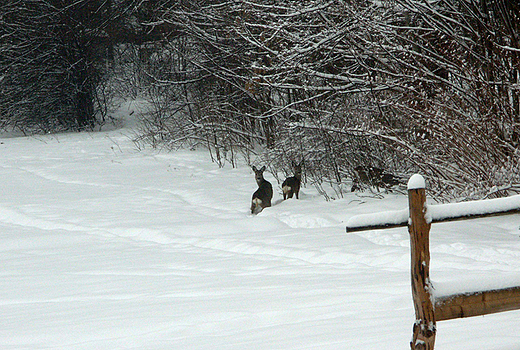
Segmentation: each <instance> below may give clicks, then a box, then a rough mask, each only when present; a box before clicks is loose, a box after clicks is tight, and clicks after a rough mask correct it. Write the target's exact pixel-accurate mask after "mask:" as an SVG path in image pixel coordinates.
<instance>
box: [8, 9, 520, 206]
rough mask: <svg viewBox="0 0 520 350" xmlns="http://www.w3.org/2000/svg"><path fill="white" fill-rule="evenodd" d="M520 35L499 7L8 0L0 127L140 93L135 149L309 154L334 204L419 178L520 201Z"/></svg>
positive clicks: (101, 107) (444, 188) (37, 126)
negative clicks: (360, 192)
mask: <svg viewBox="0 0 520 350" xmlns="http://www.w3.org/2000/svg"><path fill="white" fill-rule="evenodd" d="M519 41H520V4H519V3H518V2H516V1H509V0H297V1H296V0H283V1H282V0H229V1H226V0H208V1H204V0H192V1H190V0H157V1H146V0H76V1H73V2H70V1H66V0H9V1H7V2H3V3H2V4H1V5H0V128H1V129H3V130H16V131H20V132H23V133H25V134H37V133H56V132H63V131H85V130H93V129H95V128H96V127H99V126H100V125H104V124H106V123H111V122H113V120H112V118H111V116H110V111H111V109H113V108H114V106H116V105H117V104H118V103H121V101H128V100H140V101H144V102H145V105H146V106H147V108H146V109H145V110H143V113H142V115H140V116H139V118H140V120H141V124H140V125H141V126H140V129H139V134H138V136H137V137H136V140H135V142H136V143H139V144H146V145H151V146H153V147H157V148H163V149H167V150H171V149H176V148H199V147H204V148H207V149H208V151H209V152H210V153H211V156H212V159H213V160H214V161H215V162H217V163H218V164H219V165H221V166H223V165H224V164H231V165H234V164H235V162H236V160H237V159H238V158H241V157H244V158H245V159H246V160H247V161H248V162H249V163H251V164H253V163H254V164H265V165H267V166H268V169H269V170H270V172H271V173H272V174H273V176H275V177H276V176H283V175H285V174H289V173H291V171H292V170H291V163H293V162H295V163H300V162H302V161H303V165H304V166H303V168H304V169H303V174H304V179H305V182H306V183H307V184H308V185H313V186H316V188H318V189H320V188H323V186H332V188H333V189H334V190H335V193H336V196H341V195H342V193H344V191H350V190H351V187H350V184H351V183H352V181H354V182H355V183H357V188H356V190H363V189H366V188H368V187H380V188H384V187H386V186H389V185H390V184H393V181H394V180H397V181H399V180H401V179H405V178H406V177H407V176H409V175H410V174H413V173H414V172H421V173H422V174H424V175H425V177H426V178H427V179H428V182H429V186H428V187H429V188H430V189H431V193H430V194H431V196H432V197H434V198H436V199H438V200H440V201H449V200H453V199H457V200H467V199H481V198H496V197H501V196H506V195H509V194H513V193H520V164H519V162H518V161H519V156H520V153H519V151H520V150H519V147H520V82H519V78H520V42H519ZM385 179H386V180H387V179H391V181H386V180H385ZM322 192H323V194H324V195H325V196H329V195H327V194H326V191H322Z"/></svg>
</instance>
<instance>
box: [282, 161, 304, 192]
mask: <svg viewBox="0 0 520 350" xmlns="http://www.w3.org/2000/svg"><path fill="white" fill-rule="evenodd" d="M302 163H303V161H301V162H300V164H296V163H295V162H294V161H292V162H291V165H292V167H293V170H294V176H291V177H288V178H287V179H285V181H284V182H283V183H282V192H283V199H284V200H286V199H287V198H292V197H293V195H296V199H300V198H299V194H300V185H301V183H302Z"/></svg>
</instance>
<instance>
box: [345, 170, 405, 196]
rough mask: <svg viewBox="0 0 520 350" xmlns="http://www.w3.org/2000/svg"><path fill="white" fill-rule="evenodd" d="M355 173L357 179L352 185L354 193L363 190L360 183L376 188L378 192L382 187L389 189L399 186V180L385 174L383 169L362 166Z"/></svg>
mask: <svg viewBox="0 0 520 350" xmlns="http://www.w3.org/2000/svg"><path fill="white" fill-rule="evenodd" d="M354 172H355V174H356V178H355V179H354V184H353V185H352V189H351V190H352V191H356V190H359V189H360V188H361V185H360V183H364V184H367V185H369V186H373V187H376V188H377V190H379V188H380V187H383V188H389V187H392V186H395V185H398V184H399V179H398V178H397V177H396V176H394V175H392V174H390V173H387V172H385V171H384V170H383V169H381V168H377V167H373V166H361V165H360V166H357V167H355V168H354Z"/></svg>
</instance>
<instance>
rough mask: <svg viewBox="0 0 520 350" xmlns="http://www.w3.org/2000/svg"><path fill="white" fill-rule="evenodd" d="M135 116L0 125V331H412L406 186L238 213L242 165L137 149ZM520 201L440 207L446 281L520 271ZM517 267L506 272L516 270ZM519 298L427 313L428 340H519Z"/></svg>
mask: <svg viewBox="0 0 520 350" xmlns="http://www.w3.org/2000/svg"><path fill="white" fill-rule="evenodd" d="M129 135H131V131H130V130H129V129H122V130H115V131H109V132H99V133H92V134H88V133H83V134H65V135H57V136H42V137H21V138H6V139H3V140H1V143H0V153H1V154H2V163H1V164H0V177H1V179H2V189H3V190H2V196H1V198H0V228H1V229H0V252H1V254H0V259H1V261H0V263H1V266H2V270H1V272H0V273H1V279H0V311H1V315H2V317H1V318H0V348H1V349H31V350H34V349H64V350H65V349H67V350H70V349H147V350H151V349H237V350H238V349H240V350H241V349H265V350H273V349H283V350H291V349H320V350H327V349H373V348H376V347H383V348H385V349H404V348H408V343H409V341H410V339H411V330H412V324H413V321H414V317H415V316H414V312H413V305H412V299H411V293H410V282H409V278H410V276H409V274H410V272H409V269H410V266H409V265H410V262H409V255H410V252H409V239H408V233H407V231H406V229H403V228H396V229H390V230H376V231H367V232H358V233H351V234H347V233H345V223H346V221H347V220H348V219H349V218H350V217H352V216H354V215H358V214H362V213H375V212H379V211H385V210H400V209H402V208H405V207H406V203H407V199H406V198H405V197H403V196H402V195H398V194H387V195H385V197H384V199H374V198H371V197H370V196H366V197H363V196H360V195H357V194H348V195H347V196H346V197H345V198H344V199H341V200H336V201H329V202H327V201H325V200H324V199H323V197H321V196H320V195H319V194H318V193H316V192H315V190H314V189H312V188H307V187H304V188H303V189H302V195H301V199H300V200H287V201H282V200H281V198H282V197H281V190H280V185H279V184H277V183H276V181H275V180H274V177H273V176H271V175H270V174H265V175H266V178H267V179H268V180H269V181H271V182H272V183H273V186H274V188H275V196H274V199H273V201H274V203H275V205H274V206H273V207H271V208H267V209H266V210H264V211H263V212H262V213H260V214H259V215H257V216H252V215H250V214H249V212H248V209H249V204H250V203H249V201H250V198H251V194H252V193H253V191H254V190H255V187H256V184H255V181H254V177H253V174H252V171H251V170H250V169H249V168H248V167H247V166H245V165H242V166H240V167H238V168H236V169H232V168H218V167H217V166H216V165H215V164H212V163H211V162H210V160H209V156H208V155H207V153H206V152H204V151H178V152H172V153H160V152H156V151H152V150H142V151H140V152H139V151H137V150H136V149H135V147H134V144H133V143H132V142H131V141H130V138H129ZM519 225H520V216H507V217H502V218H489V219H479V220H474V221H465V222H458V223H445V224H437V225H435V226H434V228H433V229H432V233H431V235H432V236H431V251H432V264H431V269H432V271H431V273H432V279H433V280H434V283H436V286H437V288H438V289H439V290H449V289H450V288H452V289H460V288H465V287H468V288H469V287H471V288H473V287H474V286H475V285H476V283H477V282H476V281H478V283H482V282H485V283H484V284H487V285H502V284H504V283H506V282H504V281H508V282H507V283H513V282H514V281H515V280H516V281H519V280H520V272H519V271H520V259H519V256H520V247H519V243H520V242H519V241H520V237H519V234H520V233H519ZM512 281H513V282H512ZM519 326H520V312H518V311H515V312H507V313H501V314H497V315H488V316H485V317H476V318H472V319H467V320H454V321H444V322H441V323H439V324H438V336H437V341H436V349H439V350H442V349H460V348H464V349H482V348H486V349H495V350H498V349H517V348H518V347H519V346H520V336H519V335H518V331H517V330H518V328H519Z"/></svg>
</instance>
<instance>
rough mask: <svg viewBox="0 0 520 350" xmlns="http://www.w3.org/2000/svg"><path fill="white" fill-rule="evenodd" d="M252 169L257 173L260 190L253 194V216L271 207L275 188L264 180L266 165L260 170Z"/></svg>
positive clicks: (256, 177)
mask: <svg viewBox="0 0 520 350" xmlns="http://www.w3.org/2000/svg"><path fill="white" fill-rule="evenodd" d="M252 169H253V171H254V172H255V179H256V183H257V184H258V189H257V190H256V191H255V193H253V198H252V199H251V214H258V213H260V212H261V211H262V210H263V209H264V208H266V207H270V206H271V199H272V198H273V186H272V185H271V183H270V182H269V181H267V180H266V179H264V171H265V165H264V166H263V167H262V168H261V169H260V170H258V169H257V168H256V167H255V166H253V167H252Z"/></svg>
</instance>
